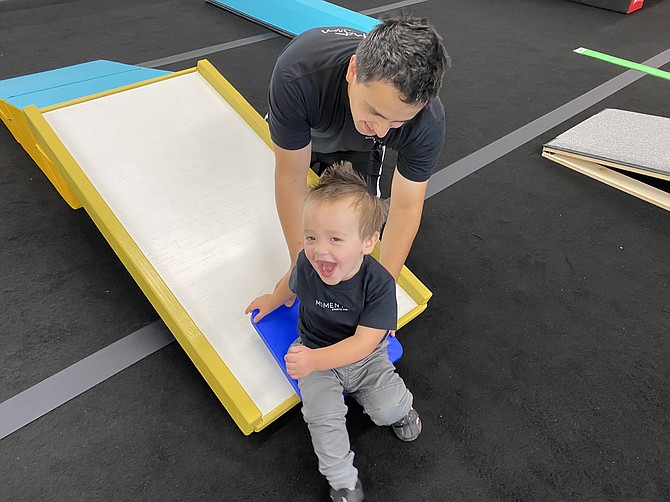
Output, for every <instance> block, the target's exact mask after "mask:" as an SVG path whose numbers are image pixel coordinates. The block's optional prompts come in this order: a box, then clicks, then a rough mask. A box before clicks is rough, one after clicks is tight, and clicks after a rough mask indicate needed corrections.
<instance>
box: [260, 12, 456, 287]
mask: <svg viewBox="0 0 670 502" xmlns="http://www.w3.org/2000/svg"><path fill="white" fill-rule="evenodd" d="M448 65H449V56H448V54H447V52H446V50H445V48H444V46H443V44H442V40H441V38H440V36H439V35H438V34H437V33H436V31H435V30H434V28H433V27H432V26H431V25H430V24H428V22H427V21H426V20H424V19H417V18H412V17H402V18H395V19H388V20H386V21H384V22H382V23H381V24H379V25H377V26H376V27H375V28H374V29H373V30H372V31H371V32H370V33H369V34H367V35H366V34H364V33H361V32H358V31H356V30H352V29H348V28H341V27H338V28H317V29H314V30H309V31H307V32H305V33H303V34H301V35H299V36H298V37H296V38H295V39H294V40H293V41H292V42H291V43H290V44H289V45H288V46H287V47H286V48H285V49H284V51H283V52H282V54H281V55H280V56H279V58H278V60H277V63H276V66H275V68H274V71H273V74H272V78H271V81H270V91H269V113H268V121H269V124H270V134H271V137H272V141H273V144H274V154H275V197H276V204H277V211H278V213H279V218H280V221H281V225H282V230H283V232H284V236H285V238H286V242H287V245H288V248H289V253H290V256H291V260H292V262H293V263H295V260H296V258H297V256H298V253H299V252H300V250H301V249H302V245H303V235H302V231H301V226H300V215H301V212H302V206H303V202H304V199H305V195H306V193H307V186H306V183H305V179H306V176H307V170H308V168H309V167H310V166H314V167H315V170H317V173H318V172H320V171H322V170H323V169H324V168H325V167H328V165H331V164H333V163H335V162H338V161H343V160H344V161H350V162H351V163H352V164H353V166H354V169H356V170H357V171H358V172H360V173H362V174H364V175H365V176H366V177H367V179H368V184H369V187H370V189H371V191H373V193H375V194H376V195H379V191H378V186H377V183H378V178H379V173H380V168H381V163H382V162H383V154H384V151H385V148H386V147H387V146H388V147H389V148H392V149H393V150H395V151H396V152H397V153H398V162H397V166H396V169H395V172H394V174H393V179H392V184H391V203H390V209H389V215H388V219H387V222H386V226H385V229H384V236H383V239H382V244H381V256H380V262H381V263H382V265H384V267H385V268H386V269H387V270H388V271H389V272H390V273H391V275H392V276H393V277H394V278H395V279H396V280H397V279H398V276H399V275H400V271H401V269H402V266H403V264H404V262H405V259H406V258H407V255H408V254H409V250H410V248H411V246H412V243H413V241H414V238H415V236H416V233H417V231H418V229H419V223H420V220H421V213H422V210H423V201H424V196H425V191H426V187H427V185H428V180H429V178H430V175H431V174H432V171H433V169H434V167H435V165H436V163H437V158H438V156H439V154H440V151H441V149H442V144H443V142H444V108H443V106H442V103H441V102H440V100H439V98H438V97H437V94H438V92H439V90H440V86H441V84H442V76H443V73H444V69H445V67H446V66H448ZM282 280H283V281H286V280H288V275H287V276H285V277H284V278H283V279H282Z"/></svg>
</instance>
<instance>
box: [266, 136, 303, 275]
mask: <svg viewBox="0 0 670 502" xmlns="http://www.w3.org/2000/svg"><path fill="white" fill-rule="evenodd" d="M273 149H274V154H275V201H276V204H277V213H278V214H279V221H280V222H281V227H282V231H283V232H284V238H285V239H286V245H287V246H288V251H289V254H290V256H291V264H295V260H296V259H297V258H298V253H300V251H301V250H302V248H303V240H304V236H303V232H302V221H301V219H302V208H303V205H304V203H305V196H306V195H307V171H308V169H309V163H310V160H311V156H312V145H311V143H310V144H309V145H307V146H306V147H304V148H301V149H300V150H284V149H283V148H280V147H278V146H277V145H273Z"/></svg>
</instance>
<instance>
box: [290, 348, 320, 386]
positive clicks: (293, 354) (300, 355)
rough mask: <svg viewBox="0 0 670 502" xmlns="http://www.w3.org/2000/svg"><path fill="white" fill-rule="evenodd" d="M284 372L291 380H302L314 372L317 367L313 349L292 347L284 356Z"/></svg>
mask: <svg viewBox="0 0 670 502" xmlns="http://www.w3.org/2000/svg"><path fill="white" fill-rule="evenodd" d="M284 361H286V371H287V373H288V374H289V376H290V377H291V378H295V379H298V378H304V377H306V376H307V375H309V374H310V373H312V372H313V371H314V370H316V365H317V355H316V351H315V350H314V349H310V348H308V347H305V346H304V345H294V346H293V347H291V348H290V349H289V351H288V354H286V355H285V356H284Z"/></svg>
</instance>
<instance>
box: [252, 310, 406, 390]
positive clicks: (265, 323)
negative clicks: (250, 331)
mask: <svg viewBox="0 0 670 502" xmlns="http://www.w3.org/2000/svg"><path fill="white" fill-rule="evenodd" d="M299 310H300V301H299V300H296V301H295V303H294V304H293V306H291V307H286V306H284V305H282V306H281V307H279V308H278V309H277V310H275V311H274V312H272V313H270V314H268V315H266V316H265V317H264V318H263V319H261V320H260V321H258V322H257V323H256V322H254V317H256V314H258V310H254V311H253V312H252V313H251V324H252V325H253V327H254V328H255V329H256V331H257V332H258V334H259V335H260V337H261V339H262V340H263V341H264V342H265V345H267V347H268V349H270V353H271V354H272V357H274V358H275V361H277V364H279V367H280V368H281V369H282V371H283V372H284V374H285V375H286V378H288V381H289V382H290V384H291V385H292V386H293V388H294V389H295V392H296V394H298V396H300V389H299V388H298V381H297V380H295V379H293V378H291V377H290V376H288V373H286V363H285V362H284V356H285V355H286V353H287V352H288V349H289V347H290V346H291V344H292V343H293V342H294V341H295V340H296V339H297V338H298V311H299ZM387 339H388V341H389V345H388V354H389V359H390V360H391V362H392V363H395V362H396V361H397V360H398V359H400V358H401V357H402V352H403V349H402V345H400V342H399V341H398V339H397V338H396V337H394V336H388V337H387Z"/></svg>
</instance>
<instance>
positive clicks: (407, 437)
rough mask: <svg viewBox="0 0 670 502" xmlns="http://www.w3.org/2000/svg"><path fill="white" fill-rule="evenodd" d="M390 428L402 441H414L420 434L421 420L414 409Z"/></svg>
mask: <svg viewBox="0 0 670 502" xmlns="http://www.w3.org/2000/svg"><path fill="white" fill-rule="evenodd" d="M391 427H393V432H395V435H396V436H398V437H399V438H400V439H402V440H403V441H414V440H415V439H416V438H418V437H419V434H421V419H420V418H419V414H418V413H417V412H416V410H415V409H414V408H410V409H409V413H408V414H407V415H405V417H404V418H402V419H401V420H398V421H397V422H396V423H394V424H393V425H392V426H391Z"/></svg>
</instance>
